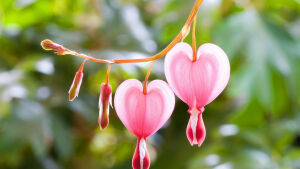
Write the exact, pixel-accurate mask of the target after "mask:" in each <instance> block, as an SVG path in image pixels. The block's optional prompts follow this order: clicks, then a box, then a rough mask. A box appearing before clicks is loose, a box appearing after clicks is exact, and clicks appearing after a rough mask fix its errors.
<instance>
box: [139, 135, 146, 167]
mask: <svg viewBox="0 0 300 169" xmlns="http://www.w3.org/2000/svg"><path fill="white" fill-rule="evenodd" d="M146 151H147V147H146V141H145V139H143V138H142V139H141V140H140V146H139V152H140V168H141V169H143V167H144V165H143V162H144V158H145V156H146Z"/></svg>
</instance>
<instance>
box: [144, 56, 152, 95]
mask: <svg viewBox="0 0 300 169" xmlns="http://www.w3.org/2000/svg"><path fill="white" fill-rule="evenodd" d="M153 64H154V61H152V62H151V65H150V67H149V69H148V71H147V74H146V77H145V81H144V88H143V93H144V94H147V81H148V78H149V76H150V73H151V70H152V67H153Z"/></svg>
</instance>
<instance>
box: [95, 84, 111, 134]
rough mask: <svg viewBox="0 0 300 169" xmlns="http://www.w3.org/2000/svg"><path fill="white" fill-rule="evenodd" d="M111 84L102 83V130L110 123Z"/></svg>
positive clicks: (100, 102) (100, 98)
mask: <svg viewBox="0 0 300 169" xmlns="http://www.w3.org/2000/svg"><path fill="white" fill-rule="evenodd" d="M111 91H112V90H111V86H110V85H109V84H106V83H102V84H101V87H100V97H99V117H98V123H99V127H100V129H101V130H104V129H105V128H106V127H107V126H108V124H109V104H110V105H111V106H112V104H111V100H112V96H111Z"/></svg>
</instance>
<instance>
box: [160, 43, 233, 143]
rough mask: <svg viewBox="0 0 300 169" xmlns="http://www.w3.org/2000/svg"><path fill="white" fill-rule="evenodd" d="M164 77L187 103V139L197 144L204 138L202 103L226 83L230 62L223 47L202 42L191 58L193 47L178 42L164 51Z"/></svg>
mask: <svg viewBox="0 0 300 169" xmlns="http://www.w3.org/2000/svg"><path fill="white" fill-rule="evenodd" d="M165 75H166V78H167V81H168V83H169V85H170V87H171V89H172V90H173V91H174V93H175V94H176V96H178V97H179V98H180V99H181V100H182V101H184V102H185V103H186V104H188V106H189V110H188V112H189V113H190V115H191V116H190V120H189V123H188V126H187V130H186V134H187V137H188V139H189V141H190V143H191V145H193V144H198V146H200V145H201V144H202V143H203V141H204V138H205V134H206V133H205V127H204V123H203V119H202V113H203V111H204V106H205V105H207V104H209V103H210V102H212V101H213V100H214V99H215V98H216V97H217V96H218V95H219V94H220V93H221V92H222V91H223V90H224V88H225V87H226V85H227V83H228V80H229V76H230V65H229V61H228V58H227V55H226V54H225V53H224V51H223V50H222V49H221V48H220V47H218V46H216V45H214V44H209V43H207V44H203V45H202V46H200V47H199V49H198V52H197V60H196V61H193V50H192V48H191V47H190V45H188V44H187V43H178V44H176V45H175V46H174V48H173V49H172V50H170V52H169V53H168V54H167V55H166V58H165Z"/></svg>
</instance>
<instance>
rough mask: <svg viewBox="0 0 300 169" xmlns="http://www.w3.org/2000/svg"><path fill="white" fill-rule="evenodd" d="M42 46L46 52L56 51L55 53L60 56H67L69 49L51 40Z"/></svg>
mask: <svg viewBox="0 0 300 169" xmlns="http://www.w3.org/2000/svg"><path fill="white" fill-rule="evenodd" d="M41 46H42V47H43V49H45V50H55V51H56V52H55V53H56V54H58V55H65V54H67V51H68V49H65V48H64V47H63V46H61V45H59V44H57V43H54V42H52V41H51V40H49V39H46V40H43V41H42V42H41Z"/></svg>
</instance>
